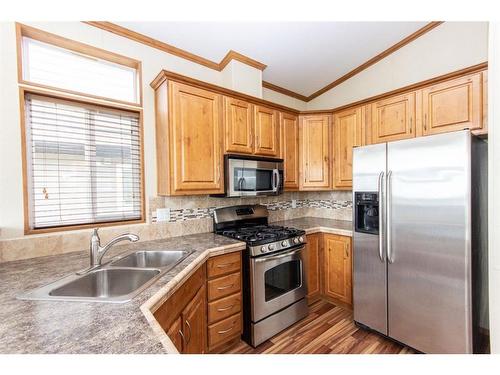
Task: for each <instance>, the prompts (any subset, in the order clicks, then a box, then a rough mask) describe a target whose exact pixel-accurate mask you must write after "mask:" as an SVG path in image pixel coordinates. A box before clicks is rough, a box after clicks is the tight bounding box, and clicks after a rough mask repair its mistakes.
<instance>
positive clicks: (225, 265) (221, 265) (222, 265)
mask: <svg viewBox="0 0 500 375" xmlns="http://www.w3.org/2000/svg"><path fill="white" fill-rule="evenodd" d="M233 264H234V262H232V263H223V264H217V265H216V267H217V268H226V267H229V266H231V265H233Z"/></svg>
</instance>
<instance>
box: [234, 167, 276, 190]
mask: <svg viewBox="0 0 500 375" xmlns="http://www.w3.org/2000/svg"><path fill="white" fill-rule="evenodd" d="M233 178H234V190H235V191H270V190H273V185H272V184H273V170H272V169H255V168H234V175H233Z"/></svg>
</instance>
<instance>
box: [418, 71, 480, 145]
mask: <svg viewBox="0 0 500 375" xmlns="http://www.w3.org/2000/svg"><path fill="white" fill-rule="evenodd" d="M481 86H482V77H481V73H477V74H473V75H470V76H468V77H463V78H458V79H454V80H451V81H448V82H443V83H440V84H437V85H434V86H430V87H427V88H424V89H422V123H423V130H422V134H423V135H430V134H438V133H445V132H451V131H456V130H462V129H471V130H476V129H481V128H482V126H483V121H482V87H481Z"/></svg>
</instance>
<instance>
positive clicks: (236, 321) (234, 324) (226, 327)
mask: <svg viewBox="0 0 500 375" xmlns="http://www.w3.org/2000/svg"><path fill="white" fill-rule="evenodd" d="M240 334H241V314H239V313H238V314H236V315H233V316H230V317H229V318H227V319H224V320H222V321H220V322H219V323H215V324H213V325H211V326H210V327H208V347H209V349H213V348H214V347H216V346H217V345H220V344H222V343H224V342H226V341H229V340H231V339H233V338H235V337H237V336H239V335H240Z"/></svg>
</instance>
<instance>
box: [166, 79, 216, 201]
mask: <svg viewBox="0 0 500 375" xmlns="http://www.w3.org/2000/svg"><path fill="white" fill-rule="evenodd" d="M221 112H222V96H221V95H219V94H216V93H213V92H211V91H207V90H203V89H200V88H196V87H192V86H189V85H185V84H182V83H178V82H173V81H170V82H167V81H165V82H163V83H162V85H161V86H160V87H158V88H157V89H156V142H157V144H156V146H157V168H158V193H159V194H160V195H187V194H219V193H223V192H224V185H223V179H222V174H223V172H222V170H221V168H222V147H221V145H222V115H221V114H222V113H221Z"/></svg>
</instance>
